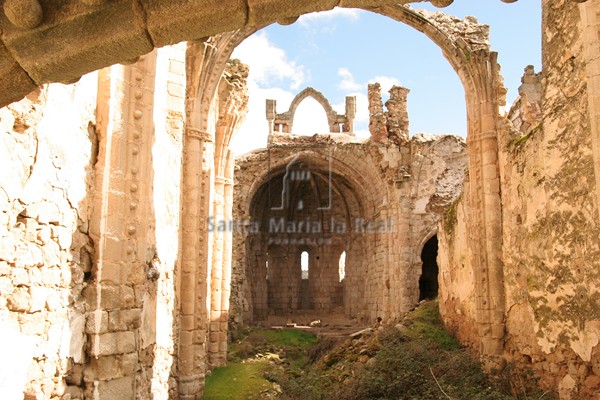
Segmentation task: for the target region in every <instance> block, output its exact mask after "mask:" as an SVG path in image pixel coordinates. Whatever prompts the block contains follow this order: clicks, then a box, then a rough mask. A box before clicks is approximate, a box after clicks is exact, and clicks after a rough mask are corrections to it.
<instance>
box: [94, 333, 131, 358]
mask: <svg viewBox="0 0 600 400" xmlns="http://www.w3.org/2000/svg"><path fill="white" fill-rule="evenodd" d="M135 348H136V342H135V333H133V332H116V333H104V334H101V335H91V336H90V349H91V350H90V354H91V355H92V356H94V357H98V356H109V355H115V354H123V353H132V352H134V351H135Z"/></svg>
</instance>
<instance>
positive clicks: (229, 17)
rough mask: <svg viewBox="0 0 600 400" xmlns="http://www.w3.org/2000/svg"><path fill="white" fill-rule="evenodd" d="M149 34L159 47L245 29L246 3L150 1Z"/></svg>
mask: <svg viewBox="0 0 600 400" xmlns="http://www.w3.org/2000/svg"><path fill="white" fill-rule="evenodd" d="M146 3H147V6H146V7H147V15H148V31H149V32H150V36H152V40H153V42H154V44H155V45H156V46H157V47H162V46H165V45H169V44H174V43H178V42H181V41H182V40H184V39H188V40H189V39H195V38H203V37H207V36H210V35H214V34H217V33H221V32H227V31H232V30H235V29H236V28H240V27H242V26H243V25H244V24H245V23H246V17H247V15H246V7H247V6H246V2H245V1H243V0H221V1H219V0H205V1H202V2H199V1H195V0H171V1H167V0H146Z"/></svg>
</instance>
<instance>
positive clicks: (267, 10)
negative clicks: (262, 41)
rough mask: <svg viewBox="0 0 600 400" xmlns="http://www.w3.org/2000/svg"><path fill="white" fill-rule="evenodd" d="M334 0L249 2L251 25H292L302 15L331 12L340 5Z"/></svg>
mask: <svg viewBox="0 0 600 400" xmlns="http://www.w3.org/2000/svg"><path fill="white" fill-rule="evenodd" d="M338 3H339V2H338V1H332V0H327V1H323V0H310V1H302V2H299V1H294V0H248V6H249V7H250V16H249V18H248V24H249V25H255V26H261V25H267V24H270V23H273V22H276V21H277V22H281V23H283V24H288V23H292V22H294V21H295V20H296V18H297V17H299V16H300V15H302V14H306V13H309V12H314V11H325V10H331V9H332V8H333V7H335V6H337V5H338Z"/></svg>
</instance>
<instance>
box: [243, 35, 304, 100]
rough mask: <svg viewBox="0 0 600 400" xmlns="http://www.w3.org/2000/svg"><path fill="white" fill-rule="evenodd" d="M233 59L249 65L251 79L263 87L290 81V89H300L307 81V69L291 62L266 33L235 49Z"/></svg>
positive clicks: (255, 36) (251, 37) (249, 39)
mask: <svg viewBox="0 0 600 400" xmlns="http://www.w3.org/2000/svg"><path fill="white" fill-rule="evenodd" d="M232 57H233V58H239V59H240V60H242V62H244V63H245V64H247V65H248V66H249V67H250V77H249V79H250V80H252V81H255V82H256V83H257V84H259V85H262V86H263V87H264V86H267V87H268V86H272V85H273V84H274V83H275V82H277V83H279V84H281V83H282V82H285V81H289V87H290V89H298V88H299V87H300V86H301V85H302V84H303V83H304V82H305V80H306V72H305V68H304V67H303V66H301V65H298V64H297V63H296V62H295V61H292V60H289V59H288V57H287V54H286V53H285V51H284V50H283V49H280V48H279V47H277V46H275V45H274V44H273V43H272V42H271V41H270V40H269V37H268V36H267V33H266V32H265V31H262V32H258V33H256V34H254V35H252V36H250V37H249V38H248V39H246V40H245V41H244V42H243V43H242V44H240V45H239V46H238V47H237V48H236V49H235V51H234V52H233V55H232Z"/></svg>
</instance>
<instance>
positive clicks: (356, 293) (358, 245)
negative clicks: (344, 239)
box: [231, 135, 467, 326]
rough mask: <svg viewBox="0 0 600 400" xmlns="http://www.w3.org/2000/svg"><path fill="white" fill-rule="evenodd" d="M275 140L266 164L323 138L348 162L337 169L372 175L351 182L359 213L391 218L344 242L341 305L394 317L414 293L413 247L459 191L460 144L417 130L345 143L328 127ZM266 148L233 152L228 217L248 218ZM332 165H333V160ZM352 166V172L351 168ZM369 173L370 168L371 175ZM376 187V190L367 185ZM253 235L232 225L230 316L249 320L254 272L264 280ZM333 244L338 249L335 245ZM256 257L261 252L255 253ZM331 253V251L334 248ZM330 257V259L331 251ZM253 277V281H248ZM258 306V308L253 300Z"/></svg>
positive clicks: (258, 291)
mask: <svg viewBox="0 0 600 400" xmlns="http://www.w3.org/2000/svg"><path fill="white" fill-rule="evenodd" d="M277 140H278V144H279V145H285V143H287V144H288V145H290V146H292V149H290V150H289V151H286V150H285V147H284V148H280V149H272V150H271V161H270V163H271V164H270V165H271V167H272V168H273V166H275V165H278V162H280V161H281V160H285V159H286V157H290V154H293V152H295V151H296V150H294V148H293V146H294V145H296V146H297V145H298V144H299V143H302V144H303V145H305V146H308V145H313V146H314V145H316V144H319V143H321V144H327V145H328V146H329V147H330V148H332V149H333V152H334V153H333V154H334V158H335V160H336V163H334V165H338V164H337V162H341V163H343V164H345V165H348V166H352V167H353V168H348V170H347V171H338V170H337V169H336V171H338V172H341V175H342V176H344V174H347V175H346V176H347V178H348V179H355V178H358V177H357V176H355V174H359V175H363V176H366V177H368V179H367V180H368V181H369V182H371V181H373V182H377V185H381V186H382V187H379V186H378V189H377V190H374V189H373V188H370V187H369V186H368V185H364V186H361V187H359V186H357V187H354V188H353V189H352V190H354V191H355V193H354V194H355V195H356V197H357V198H358V199H360V202H361V203H362V205H361V209H362V210H363V212H364V214H361V215H354V216H353V217H363V218H366V219H367V220H371V221H377V220H384V221H387V220H388V217H389V218H390V219H391V221H392V231H391V233H390V234H381V233H379V234H378V233H374V232H372V233H364V234H354V235H353V236H352V237H351V238H350V241H351V245H350V246H347V245H346V250H347V258H346V279H345V281H344V297H345V306H346V307H345V313H346V315H347V316H349V317H352V318H357V319H359V320H362V321H365V322H367V321H370V322H374V321H375V320H376V319H377V317H381V318H382V319H383V320H384V321H394V320H398V319H399V318H401V317H402V316H403V315H404V313H405V312H407V311H408V310H410V309H411V308H412V307H414V305H415V304H416V303H417V302H418V299H419V278H420V276H421V267H422V264H421V259H420V257H421V250H422V247H423V245H424V244H425V242H426V241H427V240H428V239H429V238H431V237H432V236H433V235H435V234H436V232H437V229H436V227H437V221H438V219H439V218H440V213H441V212H443V210H445V209H446V208H447V207H448V206H449V205H450V204H452V203H453V201H454V200H455V199H456V197H457V196H458V195H459V193H460V188H461V184H462V181H463V179H464V174H465V171H466V165H467V160H466V148H465V143H464V141H463V140H462V139H461V138H458V137H454V136H433V135H417V136H415V137H413V138H412V139H411V141H410V142H409V143H408V144H406V145H405V146H402V147H398V146H396V145H394V144H390V145H382V144H379V143H374V142H368V143H359V142H356V143H350V142H345V141H344V140H342V139H341V138H337V137H334V136H331V137H330V136H328V135H319V136H316V137H304V138H286V136H285V135H280V136H279V137H278V139H277ZM268 156H269V154H268V152H267V151H257V152H254V153H251V154H249V155H245V156H242V157H240V158H239V159H238V160H237V164H236V165H237V167H236V175H235V177H236V182H235V192H234V220H237V221H248V220H249V218H250V216H251V215H250V202H251V201H252V196H253V195H254V193H253V189H254V190H255V189H256V188H255V185H257V183H256V182H257V177H259V178H258V180H260V178H262V177H263V174H265V173H266V171H267V169H268V167H269V159H268ZM334 169H335V168H334ZM358 171H360V172H358ZM372 174H375V175H376V176H371V175H372ZM371 192H377V193H371ZM259 236H260V235H257V234H253V233H251V232H248V230H244V229H234V251H233V260H234V263H233V286H232V299H231V302H232V322H233V324H234V326H236V325H239V324H244V323H250V322H252V321H253V320H254V322H256V321H257V319H256V318H253V317H254V316H257V315H258V317H259V318H258V319H261V317H263V315H262V314H260V313H258V314H257V313H256V312H255V311H256V308H257V307H264V305H265V304H266V301H267V293H266V291H267V289H266V285H263V286H261V287H260V288H256V285H255V284H254V282H255V281H254V280H255V279H258V280H264V276H265V275H266V270H265V269H264V264H265V261H266V260H265V252H266V248H265V246H264V243H262V242H261V240H260V237H259ZM340 252H341V250H340ZM261 257H262V258H261ZM336 257H337V258H339V253H336ZM336 257H333V258H332V260H334V261H336V262H337V258H336ZM253 285H255V287H253ZM261 309H262V308H261Z"/></svg>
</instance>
